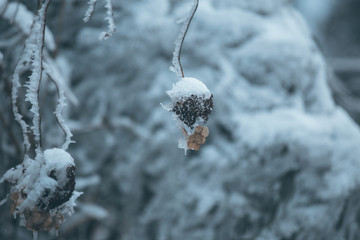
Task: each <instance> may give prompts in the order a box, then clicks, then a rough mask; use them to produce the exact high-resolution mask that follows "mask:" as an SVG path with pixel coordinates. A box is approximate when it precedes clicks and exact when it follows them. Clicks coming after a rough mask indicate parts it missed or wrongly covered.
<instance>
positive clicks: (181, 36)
mask: <svg viewBox="0 0 360 240" xmlns="http://www.w3.org/2000/svg"><path fill="white" fill-rule="evenodd" d="M198 6H199V0H195V4H194V6H193V7H192V9H191V11H190V13H189V15H188V17H187V19H186V20H185V22H184V24H183V26H182V27H181V30H180V34H179V36H178V38H177V39H176V41H175V50H174V53H173V60H172V62H173V65H174V67H175V70H176V74H177V76H178V78H182V77H184V71H183V68H182V66H181V62H180V57H181V50H182V46H183V44H184V40H185V37H186V33H187V31H188V29H189V26H190V23H191V20H192V19H193V17H194V15H195V12H196V10H197V8H198Z"/></svg>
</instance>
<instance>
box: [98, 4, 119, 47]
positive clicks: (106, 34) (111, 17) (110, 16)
mask: <svg viewBox="0 0 360 240" xmlns="http://www.w3.org/2000/svg"><path fill="white" fill-rule="evenodd" d="M105 8H106V14H107V17H106V18H105V20H107V22H108V31H107V32H102V33H100V36H99V39H102V40H106V39H109V38H110V37H111V36H112V35H113V34H114V32H115V31H116V26H115V23H114V13H113V10H112V4H111V0H106V5H105Z"/></svg>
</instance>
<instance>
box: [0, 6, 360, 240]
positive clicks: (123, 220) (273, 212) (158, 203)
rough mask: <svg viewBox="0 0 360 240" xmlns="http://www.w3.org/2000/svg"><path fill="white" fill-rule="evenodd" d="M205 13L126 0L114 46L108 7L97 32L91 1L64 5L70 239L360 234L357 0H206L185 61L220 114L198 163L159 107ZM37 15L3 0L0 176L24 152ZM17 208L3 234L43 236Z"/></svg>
mask: <svg viewBox="0 0 360 240" xmlns="http://www.w3.org/2000/svg"><path fill="white" fill-rule="evenodd" d="M192 3H193V2H192V1H191V0H183V1H177V0H151V1H149V0H138V1H130V0H119V1H115V0H113V10H114V18H115V23H116V27H117V30H116V33H115V34H114V35H113V36H112V37H111V38H110V39H109V40H106V41H101V40H98V37H99V34H100V33H101V32H103V31H104V30H106V28H107V23H106V21H105V20H104V18H105V17H106V9H105V8H104V5H105V1H101V0H99V2H98V4H97V6H96V9H95V12H94V15H93V17H92V19H91V21H90V22H89V23H86V24H85V23H84V22H83V20H82V19H83V17H84V13H85V11H86V9H87V3H86V1H80V0H69V1H67V0H53V1H52V2H51V5H50V7H49V12H48V27H49V29H50V31H52V33H53V35H54V39H55V42H56V48H54V49H51V47H49V46H48V52H49V58H50V59H53V61H54V64H56V66H58V69H59V72H60V73H61V75H62V77H63V80H64V82H65V83H66V86H67V89H66V95H67V97H68V107H67V109H66V113H65V115H66V120H67V123H68V124H69V126H70V128H71V130H72V132H73V134H74V140H75V141H76V143H75V144H72V145H70V149H69V152H70V153H71V155H72V156H73V158H74V159H75V162H76V175H77V177H76V179H77V181H76V184H77V185H76V188H77V190H79V191H83V192H84V194H83V195H82V196H81V197H80V198H79V200H78V207H77V209H76V213H75V214H74V215H73V216H72V217H70V218H69V219H67V221H66V222H65V223H64V224H63V225H62V227H61V230H60V236H59V238H58V239H89V240H110V239H111V240H112V239H123V240H170V239H173V240H184V239H186V240H245V239H246V240H248V239H249V240H250V239H256V240H300V239H301V240H305V239H306V240H322V239H326V240H329V239H334V240H342V239H346V240H356V239H360V204H359V200H360V192H358V191H359V190H360V174H359V173H358V172H359V169H360V147H359V146H360V131H359V126H358V123H360V107H359V106H360V104H359V103H360V100H359V96H360V82H359V81H360V45H358V44H357V43H358V42H359V41H360V27H359V26H360V24H359V23H360V15H359V14H358V11H359V9H360V4H359V2H358V1H356V0H342V1H335V0H294V1H290V0H221V1H219V0H200V5H199V8H198V11H197V13H196V14H195V17H194V20H193V22H192V24H191V26H190V29H189V32H188V35H187V37H186V39H185V44H184V47H183V52H182V63H183V67H184V72H185V76H189V77H195V78H198V79H200V80H202V81H203V82H204V83H205V84H206V85H207V86H208V88H209V89H210V90H211V91H212V93H213V94H214V105H215V109H214V112H213V113H212V115H211V116H210V119H209V122H208V126H209V129H210V135H209V137H208V139H207V142H206V144H205V145H204V146H203V147H202V148H201V149H200V151H198V152H189V153H188V154H187V155H186V156H185V155H184V151H183V150H181V149H179V148H177V139H178V138H179V137H180V136H181V131H180V130H179V129H178V128H177V127H176V125H175V122H174V121H173V120H172V118H171V114H169V113H168V112H166V111H165V110H164V109H162V107H161V106H160V103H161V102H163V103H166V102H168V101H169V99H168V97H167V95H166V94H165V91H166V90H168V89H170V88H171V87H172V84H173V83H175V82H176V76H175V74H174V73H172V72H170V71H169V70H168V69H169V66H170V65H171V58H172V52H173V48H174V44H173V42H174V40H175V39H176V37H177V34H178V32H179V29H180V26H179V25H178V24H176V22H177V21H178V20H179V19H181V18H183V17H184V16H186V14H187V12H188V11H189V9H190V8H191V5H192ZM10 5H12V6H14V7H15V8H14V10H15V11H13V12H11V13H12V14H10V13H9V11H10V10H9V6H10ZM36 8H37V1H35V0H31V1H29V0H19V1H10V0H9V1H6V0H0V16H1V18H0V103H1V105H0V161H1V162H0V175H2V174H3V173H5V171H6V170H7V169H9V168H11V167H13V166H15V165H17V164H19V163H20V162H21V161H22V158H23V153H22V139H21V133H20V129H19V126H18V124H17V123H16V122H15V120H14V117H13V114H12V112H11V101H10V90H9V89H10V79H11V76H12V72H13V69H14V65H15V63H16V60H17V58H18V57H19V53H20V51H21V49H22V47H23V43H24V39H25V38H26V31H24V29H26V26H28V27H29V25H31V18H30V22H29V17H26V16H25V15H26V14H25V12H26V13H27V14H31V13H35V11H36ZM26 9H27V10H26ZM18 13H20V15H17V14H18ZM30 16H31V15H30ZM40 94H41V102H40V103H41V111H42V120H43V122H42V124H43V125H42V129H43V135H44V145H45V148H50V147H54V146H59V145H61V143H62V141H63V135H62V132H61V130H60V129H59V128H58V126H57V125H56V120H55V118H54V116H53V114H52V113H53V112H54V110H55V104H56V89H55V88H54V87H53V86H52V85H51V83H49V81H43V82H42V88H41V93H40ZM20 107H21V108H22V110H23V111H24V112H25V110H26V108H27V106H26V105H23V106H20ZM9 187H10V186H9V185H8V184H1V185H0V200H1V199H3V198H5V197H6V194H7V193H8V192H9ZM10 205H11V204H10V203H9V202H8V203H5V204H4V205H2V206H1V207H0V239H4V240H5V239H14V240H15V239H24V240H26V239H32V235H31V233H30V232H28V231H27V230H26V229H25V228H22V227H18V220H16V219H13V217H12V215H11V214H10V212H9V209H10ZM40 239H57V237H56V236H55V233H54V232H49V233H47V232H42V233H41V234H40Z"/></svg>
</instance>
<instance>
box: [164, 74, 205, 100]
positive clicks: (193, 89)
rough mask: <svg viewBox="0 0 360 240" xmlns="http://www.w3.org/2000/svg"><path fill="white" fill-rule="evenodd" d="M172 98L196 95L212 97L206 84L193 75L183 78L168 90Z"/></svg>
mask: <svg viewBox="0 0 360 240" xmlns="http://www.w3.org/2000/svg"><path fill="white" fill-rule="evenodd" d="M166 93H167V94H168V95H169V97H170V98H171V99H172V100H175V101H176V100H177V99H181V98H186V97H190V96H191V95H196V96H198V97H203V98H210V96H211V92H210V91H209V89H208V88H207V87H206V85H205V84H204V83H203V82H202V81H200V80H198V79H196V78H192V77H185V78H181V79H180V80H179V81H178V82H177V83H175V84H173V87H172V89H171V90H168V91H166Z"/></svg>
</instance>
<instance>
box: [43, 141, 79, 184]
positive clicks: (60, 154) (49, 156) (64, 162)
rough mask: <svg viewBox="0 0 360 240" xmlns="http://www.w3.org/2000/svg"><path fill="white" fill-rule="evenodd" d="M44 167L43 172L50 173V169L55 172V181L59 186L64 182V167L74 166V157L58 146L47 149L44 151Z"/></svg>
mask: <svg viewBox="0 0 360 240" xmlns="http://www.w3.org/2000/svg"><path fill="white" fill-rule="evenodd" d="M44 159H45V167H44V168H43V169H44V172H43V174H44V175H46V176H49V175H50V172H51V171H52V170H55V171H56V173H57V182H58V183H59V185H60V186H63V185H64V184H65V183H66V180H67V177H66V168H68V167H69V166H74V165H75V163H74V159H73V158H72V157H71V155H70V154H69V153H67V152H66V151H65V150H63V149H60V148H53V149H47V150H45V151H44Z"/></svg>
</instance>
